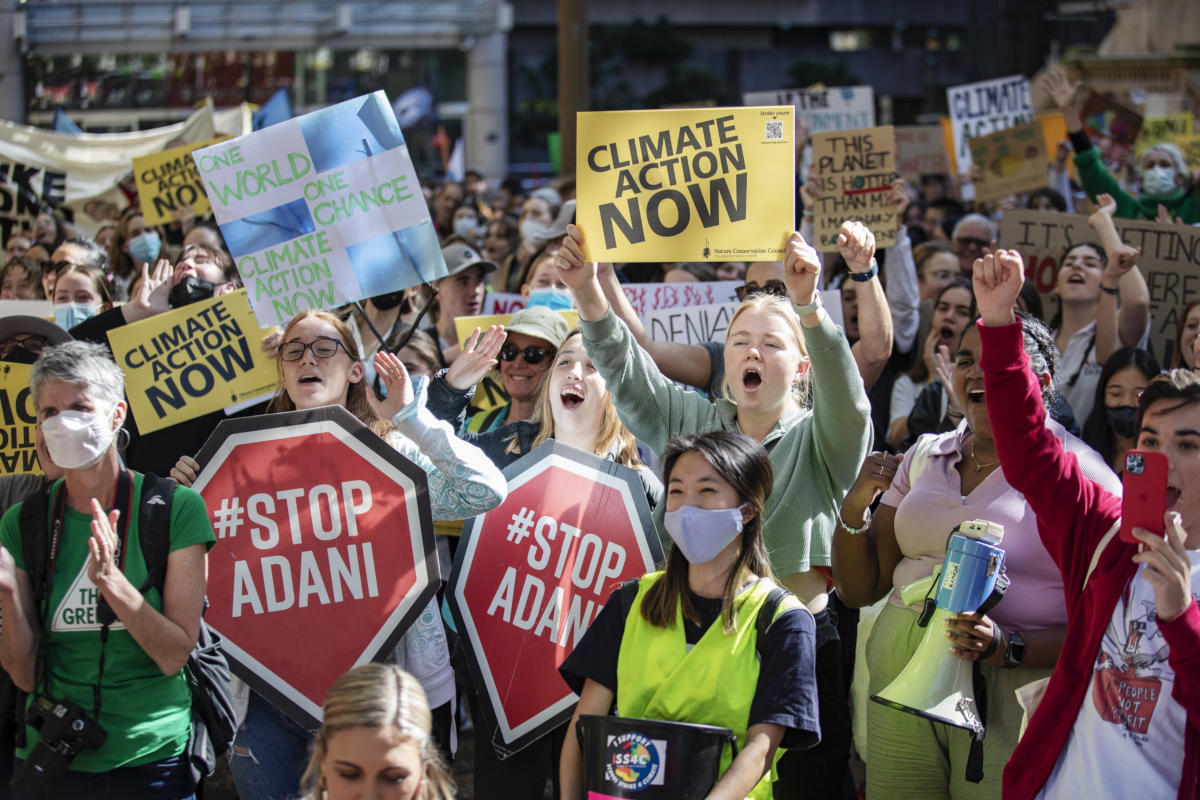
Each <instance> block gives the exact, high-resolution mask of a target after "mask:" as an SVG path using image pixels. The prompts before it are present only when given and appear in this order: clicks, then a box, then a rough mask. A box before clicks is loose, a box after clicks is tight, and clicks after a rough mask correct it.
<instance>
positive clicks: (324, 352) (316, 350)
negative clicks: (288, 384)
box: [279, 336, 349, 361]
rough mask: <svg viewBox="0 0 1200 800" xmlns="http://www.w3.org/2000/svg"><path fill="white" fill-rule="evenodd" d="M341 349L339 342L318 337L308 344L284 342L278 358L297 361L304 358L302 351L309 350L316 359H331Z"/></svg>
mask: <svg viewBox="0 0 1200 800" xmlns="http://www.w3.org/2000/svg"><path fill="white" fill-rule="evenodd" d="M341 347H342V343H341V342H340V341H339V340H337V339H331V338H329V337H328V336H320V337H318V338H316V339H314V340H313V341H311V342H308V343H305V342H302V341H300V340H299V339H292V340H291V341H290V342H284V343H283V345H282V346H281V347H280V348H279V357H280V358H282V359H283V360H284V361H299V360H300V359H302V358H304V351H305V350H309V349H311V350H312V352H313V355H314V356H316V357H317V358H333V357H334V356H335V355H337V351H338V349H339V348H341ZM347 355H349V353H347Z"/></svg>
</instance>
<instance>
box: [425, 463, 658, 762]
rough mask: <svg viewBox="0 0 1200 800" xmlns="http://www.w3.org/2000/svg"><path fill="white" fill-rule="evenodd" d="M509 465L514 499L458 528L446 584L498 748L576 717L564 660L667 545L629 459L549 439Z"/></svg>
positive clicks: (513, 746) (507, 748)
mask: <svg viewBox="0 0 1200 800" xmlns="http://www.w3.org/2000/svg"><path fill="white" fill-rule="evenodd" d="M504 476H505V477H506V478H507V479H508V499H507V500H506V501H505V502H503V503H501V504H500V505H499V506H498V507H497V508H495V509H493V510H492V511H489V512H487V513H486V514H481V515H480V516H478V517H475V518H474V519H471V520H468V521H467V524H466V526H465V527H464V528H463V536H462V540H461V541H460V542H459V545H458V550H457V552H456V553H455V556H454V569H453V570H452V571H451V573H450V586H449V591H448V592H447V595H446V596H447V598H448V600H449V604H450V611H451V613H452V614H453V615H454V621H455V623H456V624H457V626H458V631H459V635H460V636H461V637H462V638H461V641H462V643H463V646H464V649H465V650H466V653H467V660H468V662H469V664H470V667H471V677H472V679H473V681H474V683H475V688H476V690H477V691H478V692H479V700H480V706H481V707H482V708H483V711H484V717H485V718H486V719H485V721H486V723H487V727H488V728H489V729H490V732H491V739H492V743H493V746H494V747H495V748H496V751H497V754H499V755H500V756H501V757H502V758H503V757H506V756H507V755H510V754H511V753H514V752H516V751H518V750H520V749H521V748H522V747H525V746H526V745H528V744H530V743H531V742H534V741H536V740H537V739H538V738H540V737H541V736H543V735H545V734H546V733H548V732H549V731H551V730H553V729H554V728H556V727H558V726H559V725H561V724H562V723H563V722H565V721H566V720H567V719H568V718H570V716H571V712H572V709H573V708H574V706H575V702H576V700H577V699H578V698H577V697H576V695H575V694H574V693H572V692H571V690H570V689H568V688H567V685H566V684H565V683H563V681H562V678H561V677H560V676H559V674H558V666H559V665H560V664H561V663H562V661H563V659H564V658H566V656H567V654H568V653H570V652H571V651H572V650H573V649H574V648H575V646H576V645H577V644H578V643H579V640H580V638H582V636H583V634H584V631H586V630H587V628H588V626H589V625H590V624H591V622H592V620H594V619H595V618H596V615H597V614H598V613H599V612H600V609H601V608H602V607H603V606H604V603H605V601H606V600H608V596H609V594H610V593H611V592H612V591H613V589H615V588H616V587H617V586H619V585H620V584H621V583H622V582H623V581H626V580H629V579H631V578H636V577H640V576H641V575H644V574H645V573H647V572H651V571H653V570H654V568H655V565H656V564H658V563H660V561H661V560H662V557H663V553H662V547H661V545H660V544H659V541H658V533H657V532H656V531H655V528H654V523H653V522H652V520H651V517H650V508H649V506H648V505H647V503H646V494H645V490H644V489H643V488H642V482H641V480H640V479H639V478H638V477H637V474H636V473H635V472H634V471H633V470H632V469H629V468H628V467H624V466H621V465H619V464H616V463H615V462H613V461H610V460H607V459H600V458H596V457H595V456H593V455H591V454H589V453H584V452H583V451H581V450H576V449H574V448H572V447H568V446H566V445H563V444H559V443H556V442H554V441H553V440H551V441H548V442H546V443H545V444H543V445H541V446H539V447H538V448H537V449H535V450H534V451H533V452H531V453H529V454H527V455H525V456H524V457H522V458H521V459H519V460H517V461H515V462H514V463H512V464H510V465H509V466H508V467H507V468H506V469H505V470H504Z"/></svg>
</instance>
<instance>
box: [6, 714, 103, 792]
mask: <svg viewBox="0 0 1200 800" xmlns="http://www.w3.org/2000/svg"><path fill="white" fill-rule="evenodd" d="M25 721H26V722H28V723H29V724H30V725H32V726H33V727H34V728H35V729H37V731H38V732H39V733H40V734H41V738H40V740H39V741H38V743H37V744H36V745H34V747H33V750H32V751H30V753H29V757H28V758H26V759H25V761H24V763H22V764H21V767H20V769H18V770H17V773H16V775H15V776H13V786H17V787H21V788H24V789H34V790H36V789H39V788H42V789H44V788H45V787H48V786H50V785H51V784H53V783H54V782H55V781H57V780H58V779H59V778H60V777H62V774H63V773H64V772H66V771H67V768H68V767H70V766H71V760H72V759H74V758H75V755H76V754H77V753H79V751H81V750H98V749H100V747H101V746H102V745H103V744H104V740H105V738H107V737H108V734H107V733H106V732H105V730H104V729H103V728H101V727H100V725H99V724H97V723H96V721H95V720H93V719H91V718H90V717H88V715H87V713H85V712H84V710H83V709H82V708H80V707H79V706H77V705H76V704H75V703H72V702H71V701H70V700H55V699H54V698H52V697H49V696H47V695H44V694H41V695H38V696H37V697H35V698H34V699H33V702H32V703H30V704H29V707H28V708H27V709H26V710H25Z"/></svg>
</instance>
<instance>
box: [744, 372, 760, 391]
mask: <svg viewBox="0 0 1200 800" xmlns="http://www.w3.org/2000/svg"><path fill="white" fill-rule="evenodd" d="M742 386H744V387H745V388H746V389H747V390H749V391H751V392H753V391H754V390H756V389H757V388H758V387H760V386H762V375H761V374H760V373H759V371H758V370H756V369H753V368H751V369H748V370H746V371H745V372H743V373H742Z"/></svg>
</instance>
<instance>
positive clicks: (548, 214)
mask: <svg viewBox="0 0 1200 800" xmlns="http://www.w3.org/2000/svg"><path fill="white" fill-rule="evenodd" d="M561 205H562V200H561V198H560V197H559V194H558V192H556V191H555V190H553V189H551V188H550V187H549V186H543V187H542V188H541V189H537V190H536V191H534V192H533V193H532V194H531V195H530V196H529V199H528V200H526V201H525V202H524V204H523V205H522V206H521V216H520V217H519V218H518V220H517V227H518V228H519V230H520V232H521V244H520V245H519V246H518V247H517V257H516V264H515V268H516V272H517V274H518V275H521V276H524V275H525V274H526V273H527V272H528V271H529V264H530V262H532V261H533V258H534V256H536V255H537V254H538V251H540V250H541V249H542V247H543V246H544V245H545V244H546V239H545V238H544V236H543V234H545V233H546V232H547V231H549V230H550V227H551V226H552V225H553V224H554V218H555V215H556V214H558V209H559V207H560V206H561Z"/></svg>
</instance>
